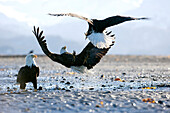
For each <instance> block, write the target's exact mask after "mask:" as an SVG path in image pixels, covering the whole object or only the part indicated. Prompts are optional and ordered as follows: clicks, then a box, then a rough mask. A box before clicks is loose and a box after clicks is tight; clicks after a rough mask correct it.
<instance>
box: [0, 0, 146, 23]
mask: <svg viewBox="0 0 170 113" xmlns="http://www.w3.org/2000/svg"><path fill="white" fill-rule="evenodd" d="M142 1H143V0H100V1H99V0H0V12H1V13H3V14H5V15H6V16H8V17H10V18H14V19H16V20H18V21H22V22H26V23H28V24H29V25H30V26H32V25H35V24H37V25H51V24H54V23H56V22H57V19H55V20H54V19H52V18H51V17H49V16H47V14H48V13H61V12H63V13H64V12H66V13H67V12H72V13H78V14H81V15H84V16H87V17H89V18H90V17H92V18H98V17H107V16H110V15H117V14H122V13H124V12H127V11H128V10H132V9H135V8H137V7H139V6H140V4H141V3H142ZM58 21H59V19H58Z"/></svg>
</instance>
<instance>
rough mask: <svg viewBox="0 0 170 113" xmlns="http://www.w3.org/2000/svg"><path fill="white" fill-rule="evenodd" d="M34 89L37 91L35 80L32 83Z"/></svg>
mask: <svg viewBox="0 0 170 113" xmlns="http://www.w3.org/2000/svg"><path fill="white" fill-rule="evenodd" d="M32 83H33V86H34V89H37V80H36V79H35V80H34V81H32Z"/></svg>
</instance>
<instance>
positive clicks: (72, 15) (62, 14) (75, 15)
mask: <svg viewBox="0 0 170 113" xmlns="http://www.w3.org/2000/svg"><path fill="white" fill-rule="evenodd" d="M49 15H51V16H71V17H77V18H79V19H83V20H85V21H87V22H88V23H90V24H92V25H93V22H92V21H91V20H90V19H88V18H86V17H83V16H80V15H77V14H74V13H60V14H51V13H49Z"/></svg>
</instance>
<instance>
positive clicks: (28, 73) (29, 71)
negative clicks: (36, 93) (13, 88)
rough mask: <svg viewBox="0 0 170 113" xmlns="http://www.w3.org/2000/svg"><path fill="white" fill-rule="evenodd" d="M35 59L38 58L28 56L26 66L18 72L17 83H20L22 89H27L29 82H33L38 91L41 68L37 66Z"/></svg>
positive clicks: (32, 55) (31, 54)
mask: <svg viewBox="0 0 170 113" xmlns="http://www.w3.org/2000/svg"><path fill="white" fill-rule="evenodd" d="M34 58H37V56H36V55H34V54H33V53H30V54H28V55H27V56H26V66H24V67H21V69H20V70H19V72H18V76H17V82H18V83H20V89H25V87H26V83H27V82H32V83H33V86H34V89H37V77H38V76H39V67H37V66H36V62H35V60H34Z"/></svg>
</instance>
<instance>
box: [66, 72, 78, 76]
mask: <svg viewBox="0 0 170 113" xmlns="http://www.w3.org/2000/svg"><path fill="white" fill-rule="evenodd" d="M67 74H70V75H74V74H76V73H75V72H67Z"/></svg>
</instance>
